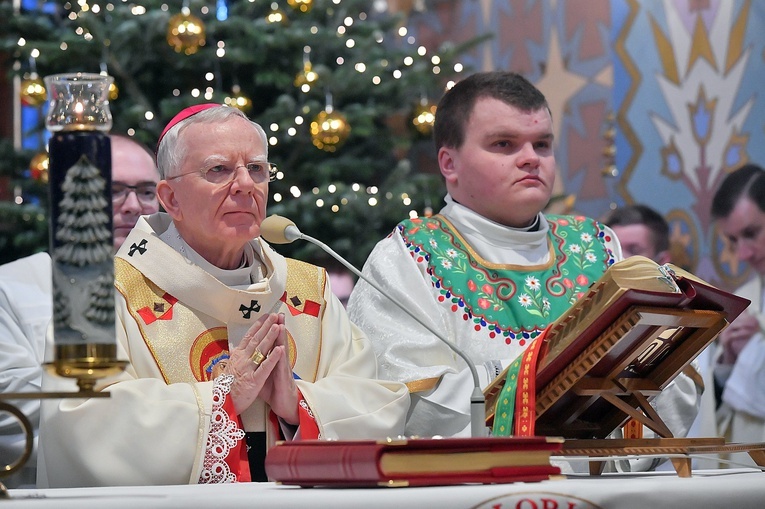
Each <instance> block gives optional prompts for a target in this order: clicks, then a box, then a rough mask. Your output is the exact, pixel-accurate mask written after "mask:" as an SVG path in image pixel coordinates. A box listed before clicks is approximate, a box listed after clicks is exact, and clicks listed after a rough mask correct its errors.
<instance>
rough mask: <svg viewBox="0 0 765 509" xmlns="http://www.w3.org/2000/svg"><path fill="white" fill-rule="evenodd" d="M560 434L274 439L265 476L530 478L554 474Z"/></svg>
mask: <svg viewBox="0 0 765 509" xmlns="http://www.w3.org/2000/svg"><path fill="white" fill-rule="evenodd" d="M562 445H563V439H562V438H552V437H504V438H500V437H497V438H443V439H436V438H410V439H400V440H398V439H396V440H393V439H389V440H380V441H374V440H341V441H327V440H297V441H294V442H280V443H278V444H276V445H275V446H274V447H272V448H271V449H269V451H268V454H267V456H266V474H267V475H268V478H269V479H271V480H274V481H276V482H279V483H281V484H292V485H298V486H335V487H373V486H388V487H402V486H439V485H451V484H470V483H475V484H495V483H496V484H499V483H509V482H516V481H523V482H532V481H542V480H546V479H549V478H550V477H551V476H557V475H558V474H560V469H559V468H558V467H556V466H553V465H551V464H550V455H551V454H555V453H557V452H558V451H560V449H561V447H562Z"/></svg>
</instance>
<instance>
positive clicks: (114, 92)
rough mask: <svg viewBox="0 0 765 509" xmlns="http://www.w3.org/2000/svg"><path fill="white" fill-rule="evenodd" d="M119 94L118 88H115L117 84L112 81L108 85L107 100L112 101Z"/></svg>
mask: <svg viewBox="0 0 765 509" xmlns="http://www.w3.org/2000/svg"><path fill="white" fill-rule="evenodd" d="M119 96H120V89H119V88H117V84H116V83H114V82H113V81H112V84H111V85H109V100H110V101H114V100H116V99H117V98H118V97H119Z"/></svg>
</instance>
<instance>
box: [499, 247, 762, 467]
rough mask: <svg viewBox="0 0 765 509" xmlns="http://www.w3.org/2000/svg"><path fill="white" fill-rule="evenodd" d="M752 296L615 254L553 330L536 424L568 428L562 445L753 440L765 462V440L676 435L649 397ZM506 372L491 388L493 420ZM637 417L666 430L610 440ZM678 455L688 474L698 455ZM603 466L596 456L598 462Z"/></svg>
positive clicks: (681, 450) (587, 450)
mask: <svg viewBox="0 0 765 509" xmlns="http://www.w3.org/2000/svg"><path fill="white" fill-rule="evenodd" d="M748 305H749V301H748V300H746V299H743V298H741V297H738V296H736V295H733V294H730V293H728V292H725V291H722V290H720V289H717V288H715V287H713V286H711V285H709V284H707V283H705V282H704V281H702V280H700V279H698V278H696V277H695V276H693V275H692V274H690V273H689V272H686V271H684V270H682V269H680V268H678V267H675V266H673V265H670V264H667V265H663V266H659V265H657V264H656V263H654V262H653V261H651V260H649V259H647V258H643V257H631V258H628V259H626V260H624V261H621V262H618V263H616V264H614V265H613V266H612V267H610V268H609V269H608V270H607V271H606V273H605V274H604V275H603V277H602V278H601V279H599V280H598V281H597V282H596V283H595V284H593V286H592V287H591V288H590V290H589V291H588V292H587V294H585V296H584V297H583V298H582V299H581V300H579V301H578V302H576V303H575V304H574V305H573V306H572V307H571V309H570V310H569V311H568V312H567V313H566V314H565V315H563V316H561V317H560V318H559V319H558V320H557V321H555V322H554V323H553V324H552V325H551V326H550V328H549V330H548V331H547V335H546V336H545V343H544V344H543V345H542V346H541V350H540V353H539V360H538V362H537V366H536V376H535V380H536V401H535V409H536V424H535V426H536V429H535V434H537V435H548V436H562V437H564V438H566V443H565V444H564V446H563V451H562V454H563V455H572V456H573V455H576V456H591V457H598V456H608V455H619V454H630V455H634V454H640V451H641V450H642V451H643V454H690V453H692V452H701V450H700V449H699V448H702V449H703V450H704V452H707V453H716V452H733V451H741V450H749V451H750V455H751V456H752V458H753V459H754V460H755V461H756V462H757V464H759V465H765V452H763V451H765V444H752V447H751V448H749V449H745V448H743V446H742V445H738V444H725V443H724V440H723V439H722V438H709V439H674V438H672V432H671V431H670V430H669V428H668V427H667V426H666V425H665V424H664V422H663V421H662V420H661V418H660V417H659V415H658V414H657V413H656V412H655V411H654V409H653V407H651V405H650V404H649V402H650V400H651V399H652V398H653V397H654V396H656V395H657V394H659V393H660V392H661V391H662V389H664V388H665V387H666V386H667V385H668V384H669V383H670V382H671V381H672V380H673V379H674V378H675V377H676V376H677V375H678V374H680V373H681V372H683V370H689V369H690V370H692V368H690V363H691V361H692V360H693V359H694V358H695V357H696V356H697V355H698V354H699V353H701V351H702V350H703V349H704V348H706V347H707V346H708V345H709V344H710V343H711V342H712V341H713V340H714V339H715V337H717V335H718V334H719V333H720V332H721V331H722V330H723V329H724V328H725V327H727V325H728V324H729V323H730V322H732V321H733V320H734V319H735V318H736V317H737V316H738V315H739V314H741V313H742V312H743V311H744V309H746V307H747V306H748ZM693 371H695V370H693ZM506 374H507V373H506V372H505V373H503V374H502V375H500V376H499V377H498V378H497V379H496V380H495V381H494V382H492V384H491V385H490V386H489V387H488V388H487V389H486V390H485V391H484V393H485V396H486V409H487V412H486V418H487V422H489V423H491V422H492V421H493V417H494V409H495V407H496V401H497V398H498V397H499V394H500V392H501V391H502V388H503V387H504V383H505V376H506ZM629 419H634V420H636V421H637V422H639V423H642V424H644V425H645V426H647V427H648V428H650V429H652V430H653V431H654V432H655V433H656V434H657V435H658V436H659V437H662V438H658V439H649V440H642V439H636V440H610V439H609V440H603V439H605V438H606V437H607V436H608V435H609V434H610V433H611V432H613V431H614V430H615V429H617V428H618V427H619V426H622V425H624V424H625V423H626V422H627V421H628V420H629ZM673 463H674V464H675V468H676V470H677V472H678V474H679V475H681V476H683V475H690V458H688V459H687V461H684V460H683V459H681V460H674V459H673ZM601 468H602V462H598V461H597V460H593V462H592V463H591V472H593V473H595V472H599V471H600V469H601Z"/></svg>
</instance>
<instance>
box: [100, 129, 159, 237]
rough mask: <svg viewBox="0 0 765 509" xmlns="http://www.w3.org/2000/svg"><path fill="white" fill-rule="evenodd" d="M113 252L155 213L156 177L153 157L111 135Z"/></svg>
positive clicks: (138, 147) (156, 209)
mask: <svg viewBox="0 0 765 509" xmlns="http://www.w3.org/2000/svg"><path fill="white" fill-rule="evenodd" d="M110 138H111V142H112V213H113V218H114V223H113V226H114V249H115V251H116V250H117V249H119V248H120V247H121V246H122V243H123V242H124V241H125V237H127V236H128V233H130V230H132V229H133V227H134V226H135V224H136V222H137V221H138V218H139V217H141V216H143V215H148V214H154V213H155V212H157V211H158V210H159V201H158V200H157V182H159V173H158V172H157V166H156V164H155V163H154V155H153V154H152V153H151V152H150V151H149V149H147V148H146V147H145V146H144V145H140V144H138V143H137V142H135V141H134V140H132V139H130V138H128V137H127V136H121V135H111V136H110Z"/></svg>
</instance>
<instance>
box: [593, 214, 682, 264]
mask: <svg viewBox="0 0 765 509" xmlns="http://www.w3.org/2000/svg"><path fill="white" fill-rule="evenodd" d="M603 222H604V223H606V224H607V225H608V226H629V225H632V224H642V225H644V226H645V227H647V228H648V229H649V230H651V236H652V237H653V245H654V248H655V249H656V252H657V253H660V252H661V251H666V250H667V249H669V224H667V221H666V219H664V217H663V216H662V215H661V214H659V213H658V212H656V211H655V210H654V209H652V208H651V207H648V206H647V205H640V204H638V205H625V206H624V207H619V208H616V209H614V210H612V211H611V213H610V214H609V215H608V217H606V220H605V221H603Z"/></svg>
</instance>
